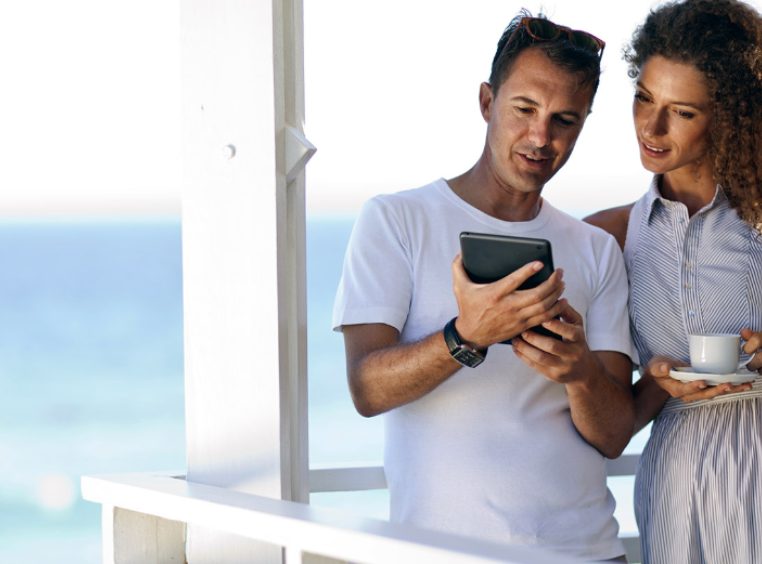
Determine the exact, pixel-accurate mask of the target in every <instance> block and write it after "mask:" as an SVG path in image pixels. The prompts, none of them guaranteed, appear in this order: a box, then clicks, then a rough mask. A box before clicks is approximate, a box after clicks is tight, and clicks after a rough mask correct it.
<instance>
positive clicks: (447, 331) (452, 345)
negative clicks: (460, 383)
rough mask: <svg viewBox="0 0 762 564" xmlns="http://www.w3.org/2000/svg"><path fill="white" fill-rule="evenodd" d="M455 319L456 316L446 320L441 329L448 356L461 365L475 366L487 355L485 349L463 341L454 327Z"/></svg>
mask: <svg viewBox="0 0 762 564" xmlns="http://www.w3.org/2000/svg"><path fill="white" fill-rule="evenodd" d="M457 319H458V318H457V317H453V318H452V319H451V320H450V321H448V322H447V325H445V326H444V330H443V334H444V340H445V343H446V344H447V348H448V349H449V351H450V356H452V357H453V358H454V359H455V360H456V361H458V363H460V364H462V365H463V366H468V367H469V368H476V367H477V366H479V365H480V364H481V363H482V362H484V359H485V358H486V357H487V349H476V348H474V347H472V346H471V345H468V344H466V343H464V342H463V339H462V338H461V336H460V335H459V334H458V331H457V329H455V321H456V320H457Z"/></svg>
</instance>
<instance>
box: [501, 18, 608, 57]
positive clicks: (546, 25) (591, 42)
mask: <svg viewBox="0 0 762 564" xmlns="http://www.w3.org/2000/svg"><path fill="white" fill-rule="evenodd" d="M520 29H523V30H524V31H525V32H526V34H527V35H529V37H531V38H532V39H534V40H535V41H555V40H556V39H558V38H559V37H560V36H561V34H564V35H565V36H566V39H567V40H568V41H569V43H571V44H572V45H574V46H575V47H579V48H580V49H584V50H586V51H590V52H592V53H595V54H596V55H598V58H600V57H602V56H603V48H604V47H606V42H605V41H603V39H598V38H597V37H596V36H595V35H593V34H591V33H588V32H586V31H582V30H579V29H571V28H570V27H566V26H564V25H558V24H556V23H553V22H552V21H550V20H546V19H544V18H531V17H525V18H521V21H520V22H519V25H518V26H517V27H516V30H515V31H514V32H513V33H514V34H515V33H516V32H518V31H519V30H520Z"/></svg>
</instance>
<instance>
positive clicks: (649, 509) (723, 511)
mask: <svg viewBox="0 0 762 564" xmlns="http://www.w3.org/2000/svg"><path fill="white" fill-rule="evenodd" d="M657 180H658V179H657V178H655V179H654V181H653V182H652V184H651V187H650V189H649V191H648V192H647V193H646V194H645V195H644V196H643V198H641V199H640V200H639V201H638V202H637V203H636V204H635V206H634V207H633V210H632V212H631V214H630V220H629V226H628V232H627V239H626V243H625V263H626V265H627V271H628V276H629V279H630V304H629V308H630V321H631V325H632V329H633V340H634V343H635V348H636V352H637V357H638V359H639V363H640V365H641V366H645V365H646V364H647V363H648V361H649V360H650V359H651V358H652V357H653V356H654V355H666V356H669V357H672V358H675V359H679V360H682V361H685V362H688V359H689V354H688V339H687V335H688V334H691V333H738V332H739V331H740V329H741V328H743V327H751V328H752V329H753V330H755V331H759V330H762V236H760V234H759V233H758V232H757V231H755V230H754V229H752V228H750V227H749V226H748V225H747V224H746V223H744V222H743V221H741V220H740V219H739V218H738V215H737V214H736V213H735V211H734V210H733V209H732V208H731V207H730V206H729V205H728V201H727V198H726V197H725V194H724V192H723V191H722V189H721V188H719V187H718V189H717V192H716V194H715V198H714V200H713V201H712V202H711V203H710V204H708V205H707V206H706V207H704V208H703V209H701V210H700V211H699V212H697V213H696V214H694V215H693V217H690V218H689V217H688V211H687V209H686V207H685V206H684V205H683V204H681V203H678V202H673V201H670V200H666V199H663V198H661V196H660V194H659V191H658V185H657ZM635 514H636V519H637V523H638V528H639V530H640V535H641V544H642V553H643V562H644V563H646V564H648V563H653V564H662V563H669V564H679V563H684V562H685V563H694V562H708V563H728V564H731V563H733V564H736V563H751V562H762V380H760V379H759V378H758V379H757V380H756V381H755V383H754V385H753V389H752V390H751V391H750V392H746V393H742V394H735V395H727V396H722V397H721V398H718V399H715V400H710V401H704V402H696V403H691V404H685V403H683V402H682V401H680V400H675V399H670V400H669V401H668V402H667V404H666V405H665V407H664V409H663V410H662V412H661V413H660V414H659V415H658V416H657V418H656V420H655V421H654V423H653V427H652V431H651V436H650V438H649V440H648V444H647V445H646V448H645V449H644V451H643V455H642V457H641V461H640V465H639V468H638V471H637V476H636V480H635Z"/></svg>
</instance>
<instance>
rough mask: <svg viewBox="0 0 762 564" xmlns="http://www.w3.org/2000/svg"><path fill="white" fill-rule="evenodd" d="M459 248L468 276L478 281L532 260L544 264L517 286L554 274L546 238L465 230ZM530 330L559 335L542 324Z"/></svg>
mask: <svg viewBox="0 0 762 564" xmlns="http://www.w3.org/2000/svg"><path fill="white" fill-rule="evenodd" d="M460 250H461V256H462V258H463V266H464V268H465V269H466V273H467V274H468V277H469V278H470V279H471V280H472V281H474V282H477V283H480V284H485V283H489V282H495V281H496V280H500V279H501V278H503V277H504V276H507V275H508V274H510V273H511V272H513V271H514V270H517V269H519V268H521V267H522V266H524V265H525V264H528V263H530V262H532V261H535V260H539V261H540V262H542V263H543V264H544V265H545V266H544V267H543V268H542V270H539V271H538V272H537V273H535V274H534V275H532V276H531V277H530V278H529V279H527V281H526V282H524V283H523V284H522V285H521V286H520V287H519V290H526V289H529V288H534V287H535V286H537V285H539V284H541V283H542V282H544V281H545V280H547V279H548V278H549V277H550V275H551V274H553V253H552V251H551V247H550V241H547V240H545V239H535V238H532V237H514V236H508V235H494V234H489V233H472V232H468V231H464V232H463V233H461V234H460ZM532 330H533V331H536V332H537V333H540V334H542V335H547V336H549V337H555V338H557V339H560V337H559V336H558V335H556V334H555V333H553V332H551V331H548V330H547V329H545V328H544V327H533V328H532ZM506 342H507V343H509V342H510V341H506Z"/></svg>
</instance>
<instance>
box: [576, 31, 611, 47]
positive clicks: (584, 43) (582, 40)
mask: <svg viewBox="0 0 762 564" xmlns="http://www.w3.org/2000/svg"><path fill="white" fill-rule="evenodd" d="M569 40H570V41H571V43H572V45H574V46H575V47H580V48H581V49H587V50H588V51H595V52H598V51H600V50H601V49H602V48H603V45H601V41H599V40H598V39H596V38H595V37H593V36H592V35H590V34H588V33H585V32H582V31H573V32H571V33H570V34H569Z"/></svg>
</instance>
